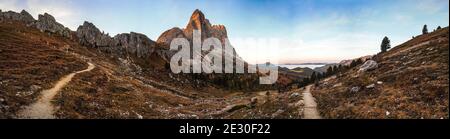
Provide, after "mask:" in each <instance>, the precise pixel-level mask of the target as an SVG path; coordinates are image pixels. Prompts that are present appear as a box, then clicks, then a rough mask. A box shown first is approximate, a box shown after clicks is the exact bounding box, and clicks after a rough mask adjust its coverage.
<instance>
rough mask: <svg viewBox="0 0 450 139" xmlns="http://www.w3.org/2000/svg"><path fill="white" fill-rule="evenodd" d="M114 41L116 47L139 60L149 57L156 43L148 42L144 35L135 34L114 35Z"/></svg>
mask: <svg viewBox="0 0 450 139" xmlns="http://www.w3.org/2000/svg"><path fill="white" fill-rule="evenodd" d="M114 40H115V41H116V42H117V46H120V47H122V48H123V49H125V50H126V51H127V52H128V53H131V54H136V56H137V57H140V58H142V57H148V56H150V55H151V54H152V53H153V52H154V50H155V47H156V42H154V41H152V40H150V39H149V38H148V37H147V36H145V35H144V34H140V33H135V32H131V33H123V34H119V35H116V36H115V37H114Z"/></svg>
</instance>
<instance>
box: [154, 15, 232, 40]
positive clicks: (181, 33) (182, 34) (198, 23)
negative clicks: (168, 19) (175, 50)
mask: <svg viewBox="0 0 450 139" xmlns="http://www.w3.org/2000/svg"><path fill="white" fill-rule="evenodd" d="M194 30H200V32H201V40H202V41H203V40H205V39H207V38H210V37H215V38H217V39H219V40H220V41H221V42H222V45H224V44H225V39H226V38H228V35H227V30H226V28H225V26H223V25H211V23H210V22H209V20H208V19H206V18H205V15H204V14H203V13H202V12H201V11H200V10H198V9H197V10H195V11H194V13H192V16H191V18H190V19H189V22H188V24H187V25H186V28H184V29H180V28H172V29H170V30H168V31H166V32H164V33H163V34H161V35H160V37H159V38H158V41H157V42H158V44H161V45H163V46H166V47H167V46H169V45H170V42H171V41H172V40H173V39H174V38H186V39H188V40H189V41H190V42H192V32H193V31H194Z"/></svg>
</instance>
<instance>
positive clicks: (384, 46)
mask: <svg viewBox="0 0 450 139" xmlns="http://www.w3.org/2000/svg"><path fill="white" fill-rule="evenodd" d="M390 48H391V40H389V38H388V37H387V36H386V37H384V38H383V41H382V42H381V52H382V53H384V52H386V51H387V50H388V49H390Z"/></svg>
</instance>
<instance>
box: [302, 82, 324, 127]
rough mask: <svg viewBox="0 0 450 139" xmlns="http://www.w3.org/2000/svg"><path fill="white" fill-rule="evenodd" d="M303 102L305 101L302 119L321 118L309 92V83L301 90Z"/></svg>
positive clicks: (314, 100)
mask: <svg viewBox="0 0 450 139" xmlns="http://www.w3.org/2000/svg"><path fill="white" fill-rule="evenodd" d="M303 102H304V103H305V105H304V107H303V108H304V110H303V118H304V119H322V117H321V116H320V114H319V111H318V110H317V103H316V99H315V98H314V97H313V96H312V94H311V85H309V86H306V87H305V91H304V92H303Z"/></svg>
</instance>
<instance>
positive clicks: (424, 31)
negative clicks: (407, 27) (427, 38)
mask: <svg viewBox="0 0 450 139" xmlns="http://www.w3.org/2000/svg"><path fill="white" fill-rule="evenodd" d="M422 34H428V28H427V25H423V29H422Z"/></svg>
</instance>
